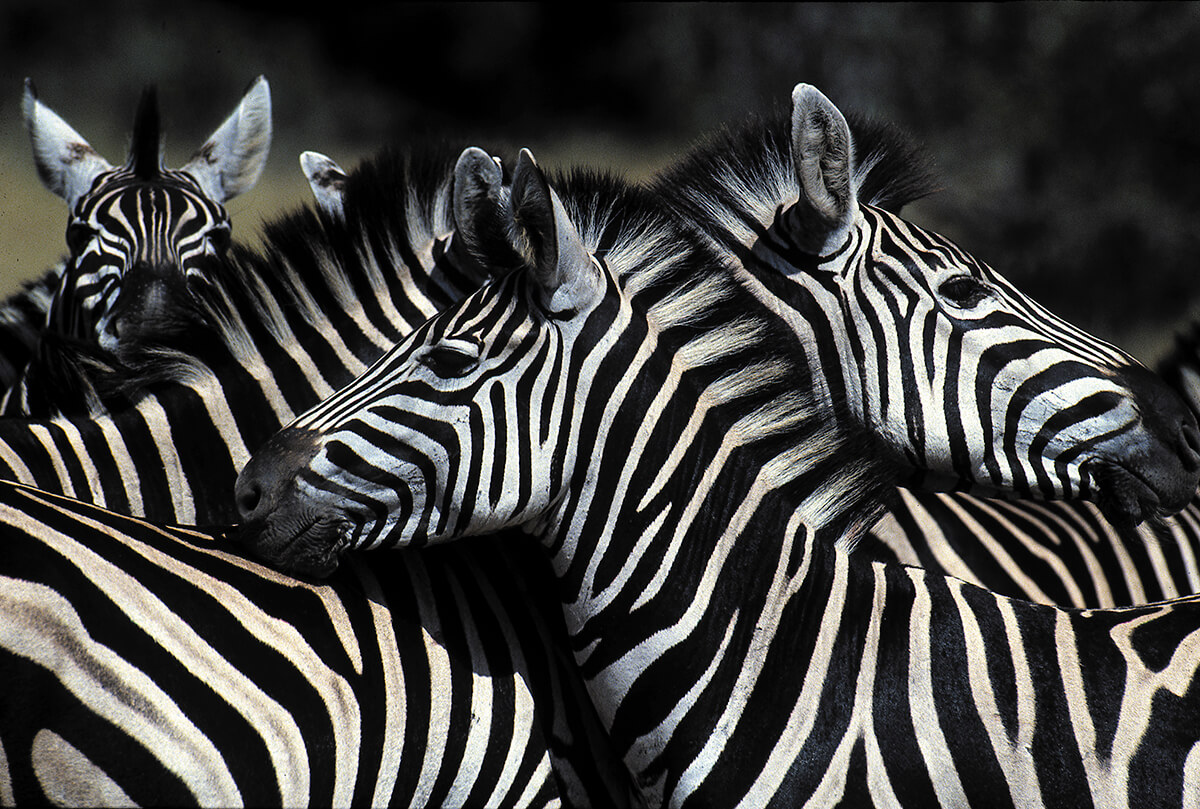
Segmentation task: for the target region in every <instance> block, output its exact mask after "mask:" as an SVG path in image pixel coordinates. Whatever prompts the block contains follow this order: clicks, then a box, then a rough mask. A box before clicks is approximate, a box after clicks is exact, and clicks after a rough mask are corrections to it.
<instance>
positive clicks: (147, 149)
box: [127, 85, 162, 182]
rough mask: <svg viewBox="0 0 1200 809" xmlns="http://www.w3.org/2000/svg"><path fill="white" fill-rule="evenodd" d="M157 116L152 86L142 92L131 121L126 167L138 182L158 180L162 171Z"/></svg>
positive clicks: (155, 95) (155, 96)
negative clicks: (131, 135)
mask: <svg viewBox="0 0 1200 809" xmlns="http://www.w3.org/2000/svg"><path fill="white" fill-rule="evenodd" d="M160 129H161V127H160V121H159V115H158V92H157V91H156V90H155V88H154V85H147V86H146V88H145V89H143V90H142V97H141V99H140V100H139V101H138V107H137V113H136V114H135V115H134V119H133V137H132V139H131V140H130V144H129V161H128V164H127V167H128V168H129V170H130V171H131V172H132V173H133V176H134V177H136V178H137V179H139V180H144V181H147V182H149V181H151V180H155V179H157V178H158V175H159V172H160V170H161V169H162V135H161V131H160Z"/></svg>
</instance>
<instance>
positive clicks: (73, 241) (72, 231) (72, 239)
mask: <svg viewBox="0 0 1200 809" xmlns="http://www.w3.org/2000/svg"><path fill="white" fill-rule="evenodd" d="M95 235H96V231H95V230H93V229H92V228H90V227H88V226H87V225H85V224H83V223H82V222H72V223H71V224H70V225H68V226H67V249H68V250H70V251H71V255H73V256H77V255H79V254H80V253H82V252H83V250H84V248H86V247H87V246H88V242H90V241H91V240H92V237H93V236H95Z"/></svg>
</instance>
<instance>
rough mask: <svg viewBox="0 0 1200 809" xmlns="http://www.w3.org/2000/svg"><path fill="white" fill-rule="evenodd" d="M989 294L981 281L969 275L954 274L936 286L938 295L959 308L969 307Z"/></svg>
mask: <svg viewBox="0 0 1200 809" xmlns="http://www.w3.org/2000/svg"><path fill="white" fill-rule="evenodd" d="M990 294H991V292H990V290H989V289H988V288H987V286H986V285H985V284H984V283H983V282H982V281H979V280H978V279H977V278H975V277H973V276H970V275H956V276H955V277H953V278H951V279H949V280H948V281H945V282H944V283H942V285H941V286H939V287H938V295H940V296H942V297H943V298H945V299H946V300H947V301H949V302H950V304H951V305H953V306H956V307H958V308H959V309H970V308H971V307H973V306H975V305H977V304H978V303H979V302H980V301H982V300H983V299H984V298H986V297H988V295H990Z"/></svg>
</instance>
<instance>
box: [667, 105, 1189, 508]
mask: <svg viewBox="0 0 1200 809" xmlns="http://www.w3.org/2000/svg"><path fill="white" fill-rule="evenodd" d="M788 123H790V127H791V131H790V138H779V137H778V136H776V135H775V134H774V132H773V131H772V137H771V138H769V139H764V138H763V137H762V136H761V134H760V135H758V137H757V139H756V140H753V141H751V146H749V147H748V146H746V144H745V143H743V142H735V143H734V145H733V146H731V147H726V149H725V153H717V154H709V153H701V156H700V159H696V160H694V161H693V162H692V164H691V166H690V168H691V170H692V171H693V172H694V173H696V174H699V173H701V172H703V173H704V174H705V175H707V176H704V177H701V178H700V179H695V178H693V177H689V176H684V177H683V179H682V180H676V182H677V184H678V186H677V187H676V188H670V187H669V188H668V193H672V192H673V193H675V194H676V195H677V196H678V197H679V202H680V205H681V207H683V208H685V209H686V210H689V211H691V212H692V213H691V216H692V217H694V218H695V220H696V222H697V224H698V227H700V228H701V229H703V230H704V231H706V233H707V235H709V236H710V237H711V238H713V240H714V241H715V242H717V243H718V244H721V245H728V247H726V249H727V250H729V252H730V253H732V254H733V255H734V256H735V257H736V259H737V260H738V261H740V262H741V264H742V266H743V268H744V270H745V273H746V281H747V283H748V284H749V285H750V286H751V287H752V288H753V289H754V290H755V292H756V294H757V295H758V296H759V297H760V298H761V299H762V300H763V301H764V302H765V303H767V304H768V305H769V306H771V307H772V308H774V309H775V310H776V311H777V312H778V313H779V314H780V316H781V317H782V318H783V319H784V320H785V321H787V322H788V324H789V325H790V326H791V327H792V329H793V330H794V332H795V333H796V335H797V337H798V339H799V344H800V348H801V351H802V352H803V353H804V355H805V358H806V360H807V364H808V366H809V367H810V369H811V371H812V377H813V384H814V389H815V391H816V392H817V394H818V396H820V397H821V398H822V399H823V400H824V401H825V403H826V404H827V406H828V407H830V408H834V409H840V410H842V411H844V417H845V418H846V419H848V420H849V421H850V422H851V423H853V424H855V425H857V426H858V427H861V428H865V429H866V431H867V432H868V433H870V434H871V435H873V436H875V437H877V438H879V439H881V441H882V444H883V445H884V446H885V447H886V448H887V449H888V450H889V454H891V455H892V456H893V457H895V458H896V459H898V460H900V461H901V463H902V464H903V465H904V466H906V467H907V468H908V469H909V470H910V471H911V475H912V478H911V479H910V480H906V481H905V483H906V484H907V485H910V486H912V485H915V486H922V487H927V488H929V487H932V488H947V487H952V488H973V489H978V490H982V491H983V493H998V492H1003V493H1011V492H1016V493H1017V494H1020V495H1023V496H1034V497H1040V498H1079V497H1090V498H1095V499H1098V500H1099V501H1100V502H1101V503H1102V504H1104V505H1105V506H1106V511H1107V512H1108V513H1109V514H1110V516H1113V517H1117V518H1119V521H1121V522H1125V521H1127V520H1132V521H1133V522H1137V521H1140V520H1141V519H1143V518H1144V517H1146V516H1149V515H1150V514H1153V513H1156V512H1173V511H1177V510H1178V509H1180V508H1182V507H1183V506H1184V505H1186V503H1187V502H1188V500H1189V499H1190V497H1191V495H1192V494H1193V493H1194V492H1195V489H1196V485H1197V481H1198V479H1200V454H1198V450H1200V433H1198V432H1197V427H1196V424H1195V421H1194V419H1193V417H1192V416H1191V415H1190V413H1188V412H1187V410H1186V408H1185V407H1184V405H1183V403H1182V402H1181V401H1180V400H1179V398H1178V397H1177V396H1176V395H1175V394H1174V393H1173V392H1171V391H1170V390H1168V389H1167V388H1166V386H1165V385H1164V384H1163V383H1161V382H1160V381H1159V380H1157V379H1156V378H1154V377H1153V376H1152V375H1151V374H1149V373H1148V372H1146V371H1145V369H1144V368H1142V367H1141V366H1140V365H1139V364H1138V363H1137V362H1136V361H1135V360H1133V359H1132V358H1131V357H1129V356H1128V355H1127V354H1125V353H1124V352H1122V351H1120V350H1118V349H1116V348H1114V347H1113V346H1111V345H1108V344H1107V343H1105V342H1103V341H1101V340H1099V339H1097V338H1096V337H1094V336H1092V335H1089V334H1086V333H1085V332H1083V331H1081V330H1079V329H1077V328H1075V327H1073V326H1071V325H1069V324H1067V323H1065V322H1064V321H1062V320H1060V319H1059V318H1057V317H1055V316H1053V315H1052V314H1050V313H1049V312H1047V311H1046V310H1045V309H1043V308H1042V307H1040V306H1039V305H1037V304H1036V303H1034V302H1033V301H1032V300H1030V299H1029V298H1028V297H1027V296H1025V295H1024V294H1022V293H1021V292H1020V291H1019V290H1017V289H1016V288H1014V287H1013V286H1012V285H1011V284H1009V283H1008V282H1007V281H1005V280H1004V279H1003V278H1002V277H1001V276H1000V275H999V274H997V273H996V272H994V271H993V270H992V269H991V268H990V267H988V266H987V265H986V264H984V263H983V262H980V261H978V260H976V259H975V258H974V257H972V256H971V255H970V254H968V253H966V252H965V251H963V250H962V249H960V248H959V247H958V246H957V245H955V244H954V243H953V242H951V241H950V240H948V239H945V238H943V237H941V236H939V235H937V234H935V233H930V232H928V231H925V230H922V229H921V228H918V227H916V226H914V225H912V224H911V223H909V222H906V221H905V220H903V219H901V218H900V217H898V216H896V215H893V214H892V213H889V212H887V211H886V210H883V209H882V208H879V207H875V206H874V205H872V204H871V201H872V197H871V196H868V197H867V198H866V199H863V198H862V193H863V192H864V189H865V190H866V191H867V192H872V193H874V194H875V195H876V196H886V195H887V193H889V192H890V189H889V183H892V184H894V185H898V186H902V185H904V184H905V183H906V180H905V178H904V176H903V172H899V174H901V176H899V177H898V178H897V177H884V178H883V179H882V180H881V179H880V177H879V174H880V173H881V172H884V173H886V172H885V169H890V170H891V171H892V172H893V173H897V172H896V171H895V168H894V164H895V163H896V162H902V161H897V160H896V159H895V158H894V157H892V156H890V155H889V153H888V148H894V147H893V146H892V144H890V143H888V142H887V139H886V138H883V137H880V136H878V135H874V136H873V135H872V133H871V132H870V131H862V130H864V129H866V128H865V127H861V126H860V132H861V134H863V138H862V143H861V144H859V143H856V139H855V136H854V133H853V132H852V131H851V129H850V127H849V125H848V124H847V122H846V119H845V118H844V117H843V116H842V114H841V112H840V111H839V110H838V109H837V108H836V107H835V106H834V105H833V104H831V103H830V102H829V101H828V99H826V98H825V97H824V96H823V95H821V94H820V93H819V92H818V91H816V90H815V89H814V88H812V87H809V86H807V85H800V86H798V87H797V88H796V91H795V93H794V94H793V109H792V116H791V119H790V121H789V122H788ZM872 137H874V138H875V139H874V141H873V140H872ZM746 140H751V139H750V138H746ZM789 140H790V143H788V141H789ZM784 144H786V145H784ZM860 146H861V162H860V161H859V159H858V158H859V156H860V155H859V147H860ZM747 152H752V153H753V154H752V156H751V157H746V153H747ZM728 155H732V157H729V156H728ZM764 155H765V157H764ZM881 166H882V167H884V168H880V167H881ZM757 175H762V176H757ZM881 189H882V190H881ZM747 222H751V223H758V224H761V227H757V226H753V227H747V225H746V223H747Z"/></svg>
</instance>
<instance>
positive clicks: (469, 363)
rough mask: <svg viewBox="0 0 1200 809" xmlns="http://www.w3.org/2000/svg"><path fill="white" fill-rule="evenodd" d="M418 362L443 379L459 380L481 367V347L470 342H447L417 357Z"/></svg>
mask: <svg viewBox="0 0 1200 809" xmlns="http://www.w3.org/2000/svg"><path fill="white" fill-rule="evenodd" d="M417 362H419V363H421V364H422V365H424V366H425V367H426V368H428V369H429V370H431V371H433V372H434V373H435V374H437V375H438V376H440V377H441V378H443V379H457V378H458V377H460V376H465V375H466V374H468V373H470V372H471V371H473V370H474V369H475V368H476V366H478V365H479V345H478V344H476V343H473V342H471V341H469V340H453V341H450V340H447V341H445V342H442V343H439V344H437V345H434V346H430V347H429V348H427V349H426V350H425V351H424V352H422V353H421V354H419V355H417Z"/></svg>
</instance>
